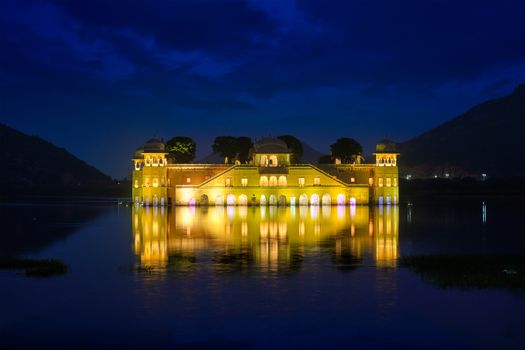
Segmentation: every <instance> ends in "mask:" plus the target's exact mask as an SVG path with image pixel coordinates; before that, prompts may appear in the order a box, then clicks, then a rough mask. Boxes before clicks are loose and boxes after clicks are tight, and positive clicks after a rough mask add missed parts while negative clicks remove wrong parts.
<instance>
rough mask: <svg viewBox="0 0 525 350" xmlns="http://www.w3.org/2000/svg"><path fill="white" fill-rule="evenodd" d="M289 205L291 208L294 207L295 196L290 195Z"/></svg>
mask: <svg viewBox="0 0 525 350" xmlns="http://www.w3.org/2000/svg"><path fill="white" fill-rule="evenodd" d="M290 205H291V206H294V205H295V196H294V195H292V196H291V197H290Z"/></svg>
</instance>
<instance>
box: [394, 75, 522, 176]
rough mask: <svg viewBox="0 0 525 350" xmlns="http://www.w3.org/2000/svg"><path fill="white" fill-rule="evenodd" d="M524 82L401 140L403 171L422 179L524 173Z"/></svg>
mask: <svg viewBox="0 0 525 350" xmlns="http://www.w3.org/2000/svg"><path fill="white" fill-rule="evenodd" d="M524 134H525V84H520V85H518V86H517V88H516V89H515V90H514V91H513V92H512V93H511V94H509V95H507V96H503V97H500V98H495V99H491V100H488V101H485V102H482V103H480V104H477V105H475V106H473V107H472V108H470V109H468V110H467V111H466V112H464V113H462V114H460V115H459V116H457V117H455V118H452V119H450V120H448V121H447V122H445V123H443V124H441V125H438V126H436V127H435V128H432V129H430V130H428V131H426V132H424V133H422V134H420V135H418V136H415V137H413V138H411V139H409V140H407V141H404V142H401V143H398V150H399V152H400V153H401V156H400V161H399V164H400V170H401V172H402V174H403V175H405V174H408V173H411V174H412V175H414V176H417V177H430V176H434V175H438V176H442V175H444V174H445V173H448V174H449V175H450V176H454V177H462V176H474V177H480V176H481V174H482V173H485V174H487V175H488V176H491V177H503V178H505V177H512V176H525V159H524V152H525V137H524Z"/></svg>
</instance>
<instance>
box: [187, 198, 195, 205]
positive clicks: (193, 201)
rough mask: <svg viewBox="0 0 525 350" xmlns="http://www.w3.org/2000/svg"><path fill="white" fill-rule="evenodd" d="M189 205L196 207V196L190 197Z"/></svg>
mask: <svg viewBox="0 0 525 350" xmlns="http://www.w3.org/2000/svg"><path fill="white" fill-rule="evenodd" d="M188 205H190V206H192V207H194V206H195V198H190V199H189V200H188Z"/></svg>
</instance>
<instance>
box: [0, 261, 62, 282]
mask: <svg viewBox="0 0 525 350" xmlns="http://www.w3.org/2000/svg"><path fill="white" fill-rule="evenodd" d="M0 269H3V270H24V271H25V275H26V276H28V277H50V276H57V275H63V274H65V273H66V272H67V265H66V264H64V263H63V262H62V261H60V260H57V259H20V258H15V257H0Z"/></svg>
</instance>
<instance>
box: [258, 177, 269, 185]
mask: <svg viewBox="0 0 525 350" xmlns="http://www.w3.org/2000/svg"><path fill="white" fill-rule="evenodd" d="M259 185H260V186H268V176H261V178H260V179H259Z"/></svg>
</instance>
